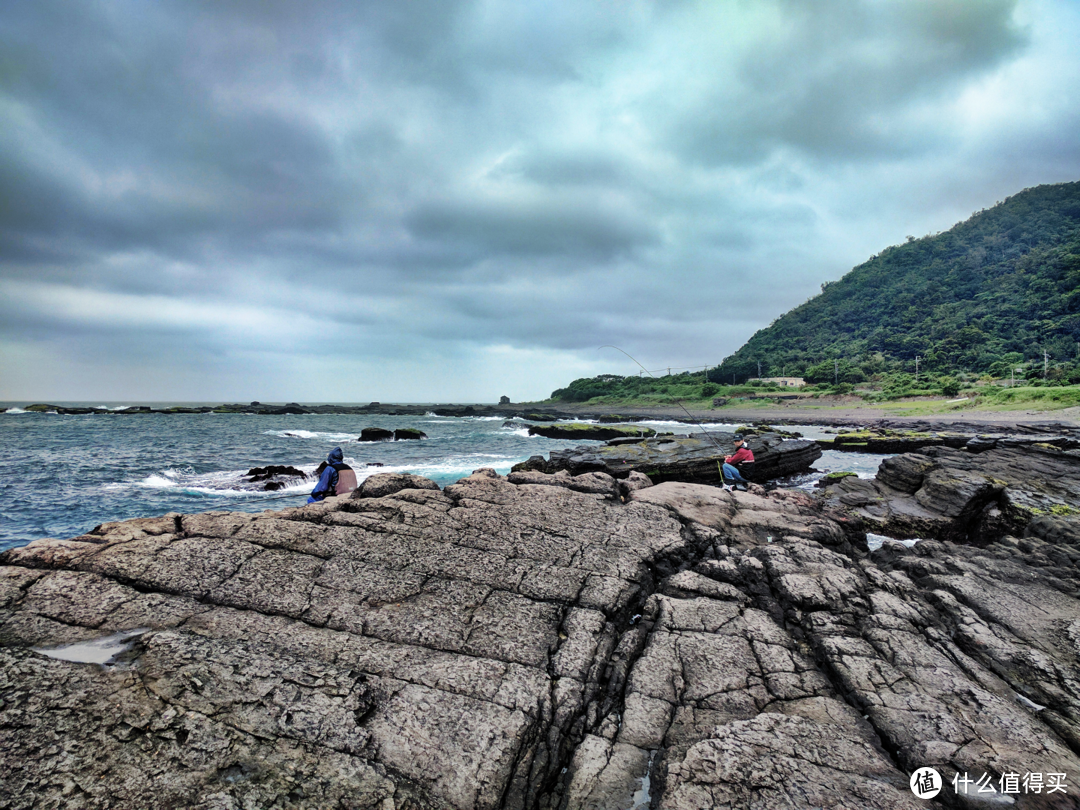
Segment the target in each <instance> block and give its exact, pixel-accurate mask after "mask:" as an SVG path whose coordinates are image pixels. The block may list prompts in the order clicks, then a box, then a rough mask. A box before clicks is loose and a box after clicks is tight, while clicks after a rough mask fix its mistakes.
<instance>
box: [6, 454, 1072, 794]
mask: <svg viewBox="0 0 1080 810" xmlns="http://www.w3.org/2000/svg"><path fill="white" fill-rule="evenodd" d="M935 452H936V449H935ZM994 452H997V451H994ZM411 478H412V477H410V480H405V477H402V480H392V479H394V477H393V476H384V477H382V479H381V480H380V481H377V482H375V484H373V486H372V488H371V491H370V492H368V493H364V492H357V493H354V495H353V497H350V498H345V497H341V498H331V499H328V500H327V501H326V502H324V503H321V504H316V505H312V506H309V507H304V508H298V509H290V510H284V511H281V512H277V513H264V514H262V515H235V514H227V513H216V514H214V513H211V514H205V515H196V516H183V517H180V516H173V515H170V516H166V517H165V518H160V519H154V520H147V521H128V522H125V523H119V524H110V525H106V526H103V527H100V528H99V529H98V530H95V532H93V533H91V534H90V535H86V536H83V537H80V538H74V539H73V540H63V541H62V540H55V541H52V540H50V541H38V542H35V543H32V544H30V545H29V546H26V547H24V548H21V549H16V550H13V551H10V552H7V553H6V554H5V555H4V556H3V557H2V558H0V660H2V661H3V665H2V667H0V701H2V702H0V753H2V755H3V756H2V764H0V780H2V781H3V783H4V784H5V785H9V786H10V787H9V788H8V790H9V792H10V799H9V801H8V806H10V807H12V808H31V807H39V806H40V807H45V806H49V807H75V806H78V807H105V806H149V805H158V806H168V805H170V804H173V805H181V804H182V805H185V806H197V807H206V808H229V807H240V806H259V807H267V808H286V807H289V808H292V807H354V808H367V807H370V808H378V810H391V808H398V809H399V810H404V808H523V809H525V808H528V809H529V810H532V809H533V808H542V809H543V810H556V809H557V808H565V809H566V810H570V808H587V807H595V808H611V807H619V806H621V807H630V806H631V804H632V803H633V801H634V797H635V795H637V796H638V797H639V798H640V796H641V791H642V790H643V785H645V784H646V783H647V784H648V785H649V790H650V793H651V801H652V806H653V807H656V808H668V809H669V810H689V809H690V808H698V807H702V806H728V807H732V808H736V807H746V808H750V807H754V808H770V807H776V808H781V807H790V806H813V807H835V808H841V807H845V808H846V807H860V808H907V807H912V808H913V807H916V806H920V805H921V802H919V800H917V799H915V798H914V796H913V795H912V794H911V793H910V791H909V790H908V789H907V779H908V775H909V774H910V772H911V771H912V770H914V769H915V768H918V767H922V766H925V765H931V766H933V767H936V768H938V770H939V771H941V772H942V773H943V774H945V775H946V778H947V779H948V778H951V776H952V774H953V773H956V772H962V771H969V772H978V773H982V772H983V771H985V772H988V773H992V774H995V775H997V776H1000V775H1001V774H1003V773H1006V772H1012V771H1017V770H1020V771H1021V772H1023V770H1024V769H1026V770H1034V769H1036V768H1038V769H1041V770H1044V771H1047V770H1050V769H1051V768H1052V769H1053V770H1056V771H1063V772H1068V773H1076V774H1080V767H1078V766H1080V759H1078V758H1077V751H1078V746H1077V744H1076V741H1077V739H1078V737H1080V735H1078V729H1080V683H1078V681H1077V678H1076V675H1075V673H1076V672H1077V671H1080V667H1078V663H1080V662H1078V656H1080V641H1078V640H1080V609H1078V600H1077V584H1078V578H1077V575H1076V572H1075V566H1073V567H1071V568H1070V567H1068V566H1065V565H1064V564H1063V563H1062V562H1061V561H1063V560H1072V561H1074V562H1075V556H1069V555H1075V554H1076V553H1077V551H1078V545H1077V542H1076V537H1077V535H1076V533H1075V532H1074V531H1073V528H1072V525H1071V524H1070V523H1068V522H1064V523H1063V522H1062V519H1058V518H1056V517H1054V518H1051V517H1049V516H1048V517H1046V518H1045V519H1043V520H1042V522H1040V523H1038V526H1037V528H1038V532H1037V533H1032V534H1031V535H1030V536H1029V537H1027V538H1019V539H1016V538H1012V537H1008V536H1005V537H1003V538H1002V539H1001V540H999V541H995V542H992V543H989V544H987V545H986V546H985V547H984V548H972V547H965V546H957V545H953V544H946V543H938V542H923V543H919V544H918V545H917V546H915V548H914V549H908V548H905V547H904V546H902V545H899V544H894V543H886V544H885V545H884V546H883V547H882V548H881V549H880V550H878V551H875V552H873V553H870V552H869V551H868V548H867V546H866V542H865V536H864V535H863V534H862V533H861V530H860V529H859V523H858V520H856V519H849V518H840V519H834V518H833V517H830V516H829V514H828V513H827V512H823V511H822V508H821V506H820V504H818V503H816V502H815V501H814V500H813V499H812V498H810V497H809V496H806V495H803V494H800V493H795V492H787V491H783V490H777V491H774V492H771V493H765V491H764V490H762V489H760V488H758V487H752V488H751V491H750V492H747V493H743V492H740V493H731V492H725V491H722V490H719V489H717V488H715V487H711V486H704V485H699V484H690V483H678V482H666V483H660V484H657V485H655V486H651V485H650V482H649V481H648V480H647V479H644V480H643V478H642V477H638V478H628V479H626V481H625V482H622V483H623V484H625V485H624V486H620V482H616V481H615V480H614V479H612V478H610V477H609V476H607V475H606V474H603V473H598V472H591V473H589V474H587V475H578V476H571V475H543V474H541V473H539V472H537V471H531V472H520V473H514V474H512V475H511V476H510V477H509V478H503V477H501V476H498V475H496V474H494V473H493V472H491V471H477V473H475V474H474V475H472V476H470V477H469V478H466V479H463V480H462V481H461V482H459V483H457V484H455V485H452V486H450V487H447V488H446V490H445V491H439V490H438V489H437V488H433V487H432V486H431V485H430V482H428V483H421V482H420V481H414V480H411ZM925 478H926V475H925V474H924V475H923V479H925ZM923 486H924V483H923V482H922V481H920V485H919V487H917V488H916V490H915V491H916V492H917V491H918V490H919V489H921V488H922V487H923ZM376 493H378V494H376ZM908 494H909V495H910V493H908ZM831 508H832V507H831ZM1055 560H1057V562H1055ZM1050 580H1053V584H1048V582H1049V581H1050ZM136 627H139V628H149V629H148V630H147V631H146V632H145V633H143V634H142V635H141V636H140V637H139V638H138V640H137V641H136V642H134V644H133V646H132V649H131V650H130V651H129V652H128V653H126V654H125V655H124V656H122V657H121V659H119V660H118V661H117V662H114V663H113V664H111V665H109V666H107V667H104V668H102V667H100V666H97V665H93V664H80V663H76V662H74V661H66V660H57V659H53V658H47V657H44V656H42V655H41V654H39V653H37V652H34V651H33V649H32V648H39V649H40V648H49V647H55V646H57V645H61V644H71V643H75V642H82V641H88V640H92V639H95V638H98V637H100V636H102V635H105V634H111V633H116V632H119V631H123V630H130V629H132V628H136ZM1063 638H1064V639H1069V641H1068V643H1067V644H1065V645H1063V644H1062V643H1060V642H1061V640H1062V639H1063ZM1017 695H1021V696H1022V697H1023V698H1025V699H1027V700H1028V701H1029V702H1034V703H1035V704H1038V705H1040V706H1045V708H1041V709H1038V710H1033V709H1031V708H1030V707H1026V705H1024V704H1022V701H1021V702H1018V700H1017V699H1016V696H1017ZM1074 796H1075V793H1074V794H1073V796H1069V797H1068V798H1069V799H1070V800H1071V799H1072V798H1073V797H1074ZM1015 798H1016V800H1017V805H1018V806H1019V807H1036V806H1042V805H1039V804H1037V802H1036V800H1035V798H1034V797H1027V796H1022V795H1021V796H1017V797H1015ZM1039 798H1040V799H1041V798H1045V797H1039ZM957 801H958V802H960V803H961V804H962V803H963V802H965V801H967V800H966V799H963V798H959V799H957ZM1061 806H1070V805H1068V804H1063V805H1061Z"/></svg>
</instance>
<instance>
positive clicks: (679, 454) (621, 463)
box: [514, 433, 821, 485]
mask: <svg viewBox="0 0 1080 810" xmlns="http://www.w3.org/2000/svg"><path fill="white" fill-rule="evenodd" d="M734 439H735V434H724V433H709V434H707V435H706V434H695V435H691V436H660V437H656V438H651V439H643V440H640V441H639V440H632V441H629V442H619V441H618V440H616V442H618V443H616V442H612V443H611V444H609V445H607V446H590V447H573V448H570V449H567V450H553V451H552V452H551V453H550V454H549V457H548V458H547V459H544V458H543V457H542V456H533V457H531V458H530V459H529V460H528V461H525V462H522V463H521V464H518V465H515V467H514V470H515V471H519V470H536V471H539V472H546V473H554V472H558V471H560V470H566V471H568V472H570V473H571V474H573V475H579V474H581V473H585V472H605V473H607V474H608V475H611V476H613V477H615V478H625V477H626V476H627V475H629V474H630V473H631V472H640V473H643V474H645V475H647V476H648V477H649V479H650V480H651V481H653V482H654V483H660V482H662V481H686V482H692V483H701V484H713V485H717V484H720V483H721V473H720V467H719V466H718V465H719V464H722V463H723V460H724V456H726V455H730V454H731V453H733V452H734V447H733V446H732V442H733V441H734ZM746 443H747V445H748V446H749V447H750V449H751V450H752V451H753V453H754V459H755V463H754V464H753V465H747V466H746V469H744V470H743V475H744V476H745V477H746V478H747V479H748V480H750V481H767V480H769V479H772V478H779V477H781V476H784V475H791V474H793V473H797V472H805V471H806V470H808V469H809V468H810V465H811V464H812V463H813V462H814V461H815V460H816V459H818V458H820V457H821V449H820V448H819V447H818V446H817V443H816V442H812V441H807V440H803V439H785V438H783V437H781V436H778V435H776V434H772V433H761V434H755V435H748V436H747V437H746Z"/></svg>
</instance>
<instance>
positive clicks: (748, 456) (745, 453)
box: [724, 444, 754, 464]
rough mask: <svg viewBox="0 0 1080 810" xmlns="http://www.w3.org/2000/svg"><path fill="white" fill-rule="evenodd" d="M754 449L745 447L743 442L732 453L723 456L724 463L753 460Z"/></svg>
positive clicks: (739, 462)
mask: <svg viewBox="0 0 1080 810" xmlns="http://www.w3.org/2000/svg"><path fill="white" fill-rule="evenodd" d="M753 460H754V451H753V450H751V449H750V448H749V447H747V446H746V445H745V444H744V445H743V446H742V447H740V448H739V449H738V450H736V451H735V452H734V453H733V454H732V455H730V456H727V457H726V458H724V463H725V464H741V463H742V462H744V461H753Z"/></svg>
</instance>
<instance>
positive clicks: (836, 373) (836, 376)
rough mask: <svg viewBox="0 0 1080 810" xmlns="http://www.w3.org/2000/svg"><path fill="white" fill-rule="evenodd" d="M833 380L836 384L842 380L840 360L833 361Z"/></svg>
mask: <svg viewBox="0 0 1080 810" xmlns="http://www.w3.org/2000/svg"><path fill="white" fill-rule="evenodd" d="M832 382H833V385H836V384H838V383H839V382H840V361H839V360H833V361H832Z"/></svg>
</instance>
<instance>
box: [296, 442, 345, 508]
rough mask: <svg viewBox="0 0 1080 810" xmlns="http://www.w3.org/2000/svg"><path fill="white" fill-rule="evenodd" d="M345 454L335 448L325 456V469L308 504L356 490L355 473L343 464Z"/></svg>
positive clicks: (312, 491)
mask: <svg viewBox="0 0 1080 810" xmlns="http://www.w3.org/2000/svg"><path fill="white" fill-rule="evenodd" d="M344 458H345V454H344V453H342V452H341V448H340V447H335V448H334V449H333V450H331V451H330V453H329V454H328V455H327V456H326V467H325V469H323V471H322V475H320V476H319V483H318V484H316V485H315V489H313V490H311V497H310V498H308V499H307V502H308V503H318V502H319V501H321V500H323V499H324V498H326V497H328V496H330V495H344V494H345V493H346V492H352V491H353V490H354V489H356V473H355V472H354V471H353V468H352V467H350V466H349V465H348V464H345V463H344V461H343V459H344Z"/></svg>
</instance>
